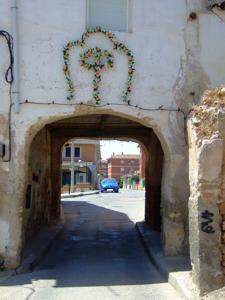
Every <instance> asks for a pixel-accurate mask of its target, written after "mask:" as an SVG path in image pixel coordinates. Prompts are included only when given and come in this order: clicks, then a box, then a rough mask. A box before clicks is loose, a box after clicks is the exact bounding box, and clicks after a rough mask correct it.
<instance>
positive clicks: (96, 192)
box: [61, 191, 99, 199]
mask: <svg viewBox="0 0 225 300" xmlns="http://www.w3.org/2000/svg"><path fill="white" fill-rule="evenodd" d="M95 194H99V191H93V192H90V193H85V192H80V193H71V194H62V195H61V198H62V199H64V198H74V197H81V196H88V195H95Z"/></svg>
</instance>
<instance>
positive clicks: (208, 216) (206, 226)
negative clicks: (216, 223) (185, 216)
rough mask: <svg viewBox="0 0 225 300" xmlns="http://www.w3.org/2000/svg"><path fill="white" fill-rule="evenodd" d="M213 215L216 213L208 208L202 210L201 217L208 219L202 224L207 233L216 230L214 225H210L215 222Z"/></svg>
mask: <svg viewBox="0 0 225 300" xmlns="http://www.w3.org/2000/svg"><path fill="white" fill-rule="evenodd" d="M213 216H214V214H213V213H211V212H209V211H208V210H205V211H204V212H202V214H201V217H202V218H203V219H205V220H206V221H204V222H202V224H201V230H202V231H204V232H206V233H214V232H215V230H214V229H213V226H212V225H210V224H211V223H212V222H213Z"/></svg>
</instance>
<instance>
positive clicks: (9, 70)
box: [0, 30, 14, 162]
mask: <svg viewBox="0 0 225 300" xmlns="http://www.w3.org/2000/svg"><path fill="white" fill-rule="evenodd" d="M0 36H3V37H4V38H5V40H6V43H7V46H8V50H9V62H10V63H9V67H8V68H7V70H6V72H5V81H6V82H7V83H8V84H9V85H10V87H9V99H10V101H9V111H8V139H9V157H8V159H7V160H4V159H3V157H2V162H10V161H11V156H12V155H11V152H12V133H11V119H12V107H13V103H12V83H13V80H14V77H13V64H14V58H13V37H12V36H11V34H10V33H8V32H7V31H5V30H0Z"/></svg>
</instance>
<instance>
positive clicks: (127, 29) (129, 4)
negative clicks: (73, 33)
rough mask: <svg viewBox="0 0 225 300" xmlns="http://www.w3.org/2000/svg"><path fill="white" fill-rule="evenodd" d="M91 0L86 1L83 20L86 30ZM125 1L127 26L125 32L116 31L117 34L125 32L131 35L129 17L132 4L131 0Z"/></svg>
mask: <svg viewBox="0 0 225 300" xmlns="http://www.w3.org/2000/svg"><path fill="white" fill-rule="evenodd" d="M90 1H91V0H86V20H85V26H86V29H88V20H89V4H90ZM126 1H127V24H126V31H118V32H127V33H131V16H132V14H131V13H132V10H131V7H132V4H133V3H132V2H133V0H126Z"/></svg>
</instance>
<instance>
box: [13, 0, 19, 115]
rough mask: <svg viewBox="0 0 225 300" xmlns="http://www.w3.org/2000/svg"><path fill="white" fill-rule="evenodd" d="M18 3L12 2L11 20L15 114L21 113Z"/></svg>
mask: <svg viewBox="0 0 225 300" xmlns="http://www.w3.org/2000/svg"><path fill="white" fill-rule="evenodd" d="M17 11H18V3H17V0H11V18H12V21H11V22H12V36H13V58H14V64H13V77H14V81H13V84H12V90H11V97H12V104H13V106H14V112H15V113H19V111H20V108H19V106H20V99H19V94H20V92H19V51H18V15H17Z"/></svg>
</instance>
